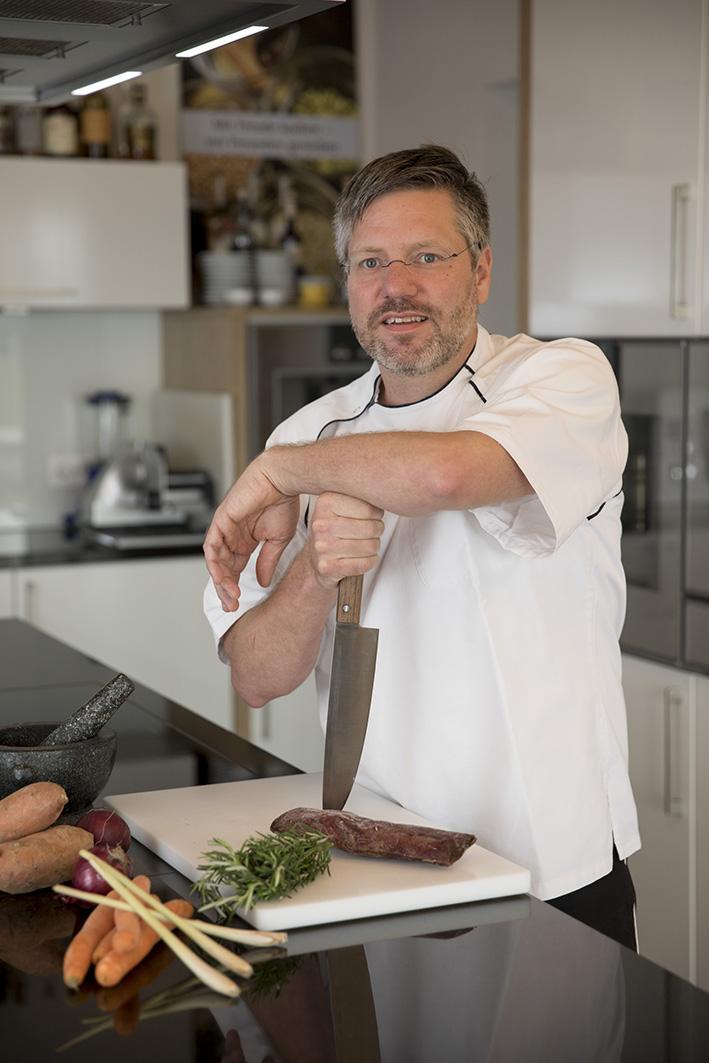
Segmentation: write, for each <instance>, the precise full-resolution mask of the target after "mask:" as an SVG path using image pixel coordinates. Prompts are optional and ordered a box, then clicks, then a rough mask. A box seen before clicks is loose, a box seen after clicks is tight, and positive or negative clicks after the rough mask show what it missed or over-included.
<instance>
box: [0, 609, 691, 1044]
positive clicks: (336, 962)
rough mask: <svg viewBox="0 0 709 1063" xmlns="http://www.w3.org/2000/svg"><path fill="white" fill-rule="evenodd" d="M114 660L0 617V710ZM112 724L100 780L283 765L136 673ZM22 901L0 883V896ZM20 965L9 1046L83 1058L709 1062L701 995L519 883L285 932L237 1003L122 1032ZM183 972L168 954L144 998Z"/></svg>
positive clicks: (77, 686) (59, 707) (2, 979)
mask: <svg viewBox="0 0 709 1063" xmlns="http://www.w3.org/2000/svg"><path fill="white" fill-rule="evenodd" d="M113 663H114V667H115V669H116V670H119V669H120V668H121V661H119V660H116V661H115V662H113ZM111 674H112V672H111V670H109V669H107V668H105V667H103V666H102V665H99V664H98V663H96V662H95V661H93V660H91V659H90V658H88V657H84V656H82V655H81V654H79V653H76V652H75V651H73V650H71V649H69V648H68V647H66V646H64V645H63V644H62V643H60V642H57V641H56V640H54V639H51V638H49V637H47V636H45V635H42V634H40V633H39V632H37V631H36V630H35V629H33V628H31V627H30V626H28V625H27V624H24V623H22V622H21V621H14V620H7V621H0V720H2V721H4V723H5V724H10V723H15V722H18V721H40V720H54V719H57V720H58V719H62V718H64V717H65V716H66V715H68V713H69V712H70V711H71V710H72V708H74V707H75V706H77V705H79V704H81V703H82V702H83V701H85V700H86V699H87V698H88V697H89V696H90V695H91V694H92V693H93V692H94V691H95V690H97V689H98V688H99V687H100V686H101V685H102V684H103V683H105V682H106V681H107V680H108V679H109V678H110V676H111ZM114 721H115V730H116V731H117V733H118V740H119V744H118V760H117V763H116V767H115V768H114V774H113V776H112V778H111V780H110V782H109V785H108V792H112V793H116V792H126V791H129V790H134V791H142V790H148V789H160V788H167V787H177V786H186V785H194V784H205V783H211V782H225V781H229V780H241V779H249V778H256V777H259V776H265V775H283V774H293V769H292V768H291V767H289V765H287V764H286V763H284V762H283V761H280V760H278V759H276V758H274V757H272V756H270V755H269V754H266V753H265V752H264V751H263V750H260V749H258V748H256V747H255V746H252V745H250V743H248V742H246V741H244V740H243V739H240V738H238V737H237V736H236V735H234V734H232V733H230V732H227V731H223V730H222V729H221V728H219V727H216V726H215V725H213V724H211V723H208V722H207V721H206V720H204V719H202V718H200V717H198V716H196V715H195V714H193V713H191V712H188V711H187V710H186V709H183V708H181V707H180V706H179V705H176V704H175V703H173V702H171V701H168V700H167V699H165V698H162V697H159V696H158V695H157V694H155V693H153V692H152V691H150V690H148V689H147V688H145V687H140V686H139V687H137V688H136V691H135V693H134V694H133V695H132V696H131V698H130V699H129V701H128V702H127V703H126V704H125V705H124V706H123V707H122V708H121V709H120V711H119V712H118V714H117V715H116V717H114ZM207 840H208V839H205V841H207ZM131 853H132V854H133V856H134V863H135V867H136V869H137V870H138V871H145V872H146V873H148V874H150V875H151V876H152V879H153V882H154V885H155V888H156V889H157V890H158V891H159V892H161V893H162V894H163V895H167V894H170V893H178V894H182V895H187V893H188V890H189V884H188V883H187V882H186V880H184V879H183V878H182V877H181V876H180V875H179V874H178V873H177V872H175V871H174V870H173V869H171V868H170V867H169V865H167V864H165V863H164V862H162V861H161V860H159V859H158V858H157V857H155V856H153V855H152V854H151V853H149V852H148V851H147V850H145V849H143V848H142V847H141V846H140V845H138V844H137V843H134V845H133V846H132V848H131ZM18 901H21V898H8V897H5V896H3V897H2V898H0V905H8V904H9V905H13V904H15V903H16V902H18ZM20 907H21V905H19V904H18V910H19V908H20ZM6 922H7V921H6ZM6 922H5V924H3V923H0V925H6ZM34 966H36V965H34ZM24 967H30V968H32V967H33V963H32V957H28V956H27V955H17V954H13V955H10V954H9V953H8V952H7V951H6V946H5V943H3V942H2V941H0V1029H2V1031H3V1033H2V1043H3V1049H4V1057H5V1058H7V1059H20V1058H21V1059H25V1060H28V1061H31V1063H35V1061H41V1060H45V1059H46V1060H49V1059H54V1058H57V1059H61V1058H64V1059H68V1060H71V1061H72V1063H74V1061H78V1063H80V1061H82V1060H93V1059H95V1058H96V1055H97V1053H98V1054H100V1058H101V1060H102V1063H111V1061H113V1060H121V1061H123V1060H125V1058H126V1055H127V1053H130V1054H131V1055H132V1057H133V1058H135V1059H136V1060H148V1059H150V1060H158V1061H159V1060H169V1061H170V1063H181V1061H183V1060H184V1061H185V1063H186V1061H188V1060H189V1061H198V1063H212V1061H215V1063H216V1061H220V1063H263V1061H264V1060H265V1059H267V1058H268V1059H269V1060H273V1061H274V1063H310V1061H312V1063H326V1061H336V1063H355V1061H357V1063H377V1061H382V1063H419V1061H420V1063H438V1061H441V1063H443V1061H445V1063H457V1061H458V1060H460V1061H461V1063H462V1061H466V1063H474V1061H478V1060H481V1061H482V1060H484V1061H488V1060H489V1061H493V1060H494V1061H496V1063H508V1061H509V1063H513V1061H514V1063H528V1061H535V1060H539V1061H540V1063H541V1061H544V1063H557V1061H558V1063H570V1061H572V1060H573V1061H574V1063H585V1061H588V1063H591V1061H595V1063H610V1061H615V1060H619V1061H621V1060H623V1061H635V1060H637V1061H642V1063H654V1061H657V1063H669V1061H670V1060H672V1061H682V1063H684V1061H689V1060H697V1061H698V1060H700V1059H701V1060H704V1059H707V1058H709V994H705V993H703V992H701V991H700V990H698V989H696V988H694V987H693V986H691V985H690V984H689V983H687V982H684V981H682V980H681V979H679V978H676V977H674V976H673V975H671V974H669V973H668V972H666V971H664V970H662V969H661V968H659V967H657V966H655V965H653V964H651V963H649V962H648V961H646V960H643V959H641V958H640V957H638V956H636V955H635V954H634V953H631V952H629V951H628V950H627V949H624V948H622V947H621V946H620V945H618V944H616V943H615V942H613V941H611V940H610V939H608V938H605V937H603V936H602V935H600V934H598V933H596V932H595V931H592V930H590V929H588V928H587V927H585V926H583V925H582V924H580V923H578V922H576V921H575V920H573V919H570V918H569V917H568V916H565V915H563V914H561V913H560V912H557V911H556V910H555V909H552V908H550V907H549V906H548V905H546V904H543V903H542V902H539V901H536V900H534V899H533V898H528V897H513V898H507V899H504V900H500V901H490V902H480V903H477V904H468V905H459V906H455V907H452V908H443V909H437V910H430V911H424V912H417V913H408V914H404V915H400V916H393V917H383V918H379V919H371V920H361V921H357V922H351V923H343V924H336V925H332V926H329V927H328V926H323V927H314V928H305V929H302V930H298V931H293V932H292V933H291V935H290V938H289V943H288V952H287V955H286V956H285V957H283V958H279V959H278V960H273V961H270V963H269V964H264V966H263V968H262V969H261V972H259V979H258V986H257V989H254V990H253V991H246V992H244V994H243V996H242V998H241V999H240V1001H239V1002H237V1003H230V1002H228V1001H226V999H225V1000H224V1002H223V1003H222V1002H221V1001H218V1002H216V1003H215V1002H213V1001H202V1002H201V1004H200V1002H199V1001H197V1002H195V1004H194V1006H187V1007H185V1008H184V1010H173V1011H172V1012H171V1013H166V1014H162V1015H156V1016H151V1015H150V1014H149V1012H145V1011H144V1017H143V1019H142V1020H141V1021H139V1022H137V1024H136V1025H135V1028H134V1029H133V1031H132V1032H129V1033H128V1034H127V1035H125V1034H124V1035H119V1034H118V1033H117V1032H116V1031H115V1030H114V1028H113V1025H112V1024H111V1022H110V1016H109V1020H108V1021H103V1020H105V1013H104V1012H102V1011H101V1010H100V1009H99V1007H98V1006H97V998H96V996H95V994H94V993H91V992H86V993H83V992H82V993H79V994H73V995H70V994H68V993H67V991H66V990H65V989H64V987H63V984H62V982H61V976H60V974H58V973H56V972H50V971H43V972H42V973H28V972H27V971H26V970H24V969H23V968H24ZM187 975H188V972H186V970H185V969H184V968H182V967H181V965H180V964H178V963H177V962H174V963H172V964H171V965H170V966H169V967H168V968H167V969H166V970H165V971H164V972H163V973H162V974H161V975H160V977H159V978H158V980H157V981H156V982H155V983H154V984H151V985H150V986H148V987H146V988H144V989H143V990H142V992H141V999H142V1000H143V1001H144V1002H145V1001H146V1000H147V998H148V997H151V996H153V995H154V994H156V993H158V992H163V991H166V990H168V989H170V988H171V987H176V986H177V985H178V984H181V983H183V982H184V981H185V980H186V978H187ZM174 991H175V990H173V992H174ZM166 999H169V998H166ZM143 1007H144V1009H145V1003H144V1004H143ZM134 1020H135V1014H134V1013H133V1018H131V1012H130V1009H128V1011H126V1010H125V1009H124V1010H123V1011H122V1012H121V1013H120V1014H119V1018H118V1025H119V1026H121V1028H122V1029H124V1030H129V1029H130V1028H131V1026H132V1025H133V1023H134ZM94 1029H95V1030H98V1031H99V1032H97V1033H95V1034H92V1035H91V1036H88V1037H86V1039H85V1040H82V1041H81V1042H78V1043H76V1044H75V1045H74V1046H73V1047H71V1048H68V1049H67V1050H66V1051H64V1052H62V1053H59V1055H57V1054H56V1050H57V1048H58V1047H59V1046H61V1045H63V1044H65V1043H66V1042H68V1041H70V1040H73V1039H74V1038H76V1037H78V1036H80V1035H81V1034H82V1033H83V1034H88V1033H90V1032H91V1031H93V1030H94ZM231 1031H235V1032H231Z"/></svg>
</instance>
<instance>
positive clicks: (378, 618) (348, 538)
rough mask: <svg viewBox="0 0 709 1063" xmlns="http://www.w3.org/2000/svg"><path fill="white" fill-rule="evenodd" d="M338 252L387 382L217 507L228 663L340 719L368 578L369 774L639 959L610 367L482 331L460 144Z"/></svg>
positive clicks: (297, 432) (380, 196)
mask: <svg viewBox="0 0 709 1063" xmlns="http://www.w3.org/2000/svg"><path fill="white" fill-rule="evenodd" d="M335 241H336V247H337V252H338V256H339V258H340V260H341V262H342V266H343V269H344V271H345V274H346V278H347V291H348V297H349V307H350V315H351V319H352V326H353V329H354V331H355V334H356V336H357V338H358V340H359V342H360V344H361V346H362V347H363V349H364V350H365V351H366V352H367V353H368V354H369V355H370V356H371V357H372V360H373V364H372V367H371V369H370V370H369V372H367V373H365V374H364V376H363V377H361V378H360V379H358V380H356V381H355V382H354V383H352V384H350V385H348V386H347V387H344V388H341V389H339V390H338V391H335V392H333V393H331V394H329V395H326V396H324V397H322V398H320V399H318V400H316V401H315V402H314V403H311V404H310V405H308V406H306V407H305V408H304V409H302V410H300V411H299V412H298V413H296V414H295V415H294V416H293V417H291V418H289V419H288V420H287V421H285V422H284V423H283V424H281V425H280V426H279V427H278V428H277V429H276V431H275V432H274V433H273V435H272V437H271V439H270V440H269V443H268V446H267V448H266V450H265V451H264V452H263V453H262V454H261V455H259V456H258V457H257V458H256V459H255V460H254V461H253V462H252V463H251V464H250V465H249V466H248V468H247V469H246V470H245V471H244V473H243V474H242V475H241V476H240V477H239V479H238V480H237V481H236V483H235V484H234V486H233V487H232V488H231V490H230V491H229V492H228V494H227V495H226V497H225V499H224V500H223V502H222V503H221V505H220V506H219V508H218V509H217V511H216V513H215V516H214V520H213V523H212V525H211V527H210V529H209V532H208V534H207V537H206V540H205V556H206V560H207V566H208V569H209V573H210V577H211V578H210V582H209V585H208V587H207V590H206V593H205V610H206V613H207V616H208V618H209V620H210V623H211V625H212V628H213V631H214V634H215V637H216V639H217V642H218V646H219V652H220V655H221V656H222V659H223V660H225V661H227V662H228V663H229V665H230V667H231V673H232V680H233V684H234V686H235V688H236V690H237V691H238V692H239V693H240V694H241V695H242V697H243V698H244V699H245V701H246V702H247V703H248V704H249V705H252V706H255V707H258V706H261V705H263V704H265V703H266V702H267V701H269V700H271V699H272V698H275V697H278V696H280V695H283V694H286V693H288V692H289V691H291V690H293V689H294V688H295V687H296V686H298V685H299V684H300V683H301V682H302V681H303V680H304V678H305V677H306V676H307V675H308V674H309V673H310V672H311V671H312V670H313V669H314V670H315V676H316V682H317V687H318V693H319V705H320V713H321V717H322V719H323V722H324V719H325V716H326V711H327V692H328V685H329V670H330V664H331V655H332V640H333V634H334V607H335V602H336V589H337V583H338V581H339V580H340V579H342V577H344V576H347V575H355V574H360V573H362V574H364V576H365V581H364V593H363V613H362V618H361V622H362V624H364V625H366V626H369V627H376V628H378V629H379V632H380V635H379V650H378V656H377V668H376V675H375V681H374V691H373V696H372V708H371V713H370V720H369V726H368V731H367V738H366V741H365V746H364V750H363V754H362V760H361V764H360V768H359V772H358V776H357V782H358V783H360V784H362V785H364V786H366V787H368V788H369V789H371V790H373V791H375V792H378V793H381V794H383V795H384V796H386V797H388V798H390V799H392V800H394V801H396V802H398V803H400V804H401V805H403V806H404V807H406V808H408V809H411V810H413V811H415V812H417V813H419V814H420V815H422V816H424V817H426V818H427V819H428V820H430V821H431V822H433V823H435V824H436V825H438V826H440V827H445V828H449V829H454V830H462V831H470V832H472V833H474V834H476V835H477V836H478V838H479V840H480V842H481V844H482V845H484V846H486V847H487V848H490V849H492V850H494V851H496V852H498V853H500V854H502V855H503V856H506V857H508V858H509V859H511V860H513V861H515V862H516V863H518V864H522V865H523V866H525V867H528V868H529V869H530V870H531V872H532V888H533V892H534V893H535V895H536V896H538V897H540V898H542V899H544V900H550V901H551V902H552V903H554V904H555V905H556V906H557V907H559V908H562V909H563V910H566V911H568V912H570V913H571V914H574V915H576V916H578V917H579V918H581V919H583V920H584V921H586V922H588V923H589V924H590V925H592V926H595V927H597V928H598V929H601V930H603V931H604V932H606V933H608V934H609V935H611V936H613V937H615V938H616V939H617V940H619V941H622V942H623V943H624V944H628V945H630V946H631V947H634V944H635V934H634V891H633V886H632V881H631V879H630V875H629V872H628V869H627V867H626V864H625V859H626V858H627V857H628V856H629V855H630V854H631V853H633V852H634V851H635V850H636V849H637V848H638V847H639V844H640V841H639V836H638V828H637V816H636V810H635V804H634V801H633V796H632V792H631V788H630V782H629V778H628V768H627V759H628V757H627V729H626V718H625V706H624V702H623V694H622V689H621V660H620V651H619V645H618V639H619V635H620V630H621V627H622V623H623V618H624V612H625V580H624V576H623V570H622V567H621V561H620V531H621V526H620V512H621V508H622V504H623V495H622V472H623V468H624V465H625V460H626V457H627V439H626V434H625V431H624V428H623V425H622V422H621V419H620V410H619V401H618V391H617V387H616V383H615V379H614V376H613V373H612V370H611V368H610V366H609V364H608V362H607V360H606V359H605V357H604V355H603V353H602V352H601V351H600V350H599V349H598V348H597V347H595V346H594V345H593V344H591V343H588V342H585V341H583V340H578V339H561V340H554V341H553V342H541V341H538V340H535V339H532V338H531V337H529V336H525V335H517V336H514V337H511V338H508V337H504V336H498V335H494V334H491V333H489V332H488V331H487V330H486V329H485V328H484V327H483V326H482V325H481V324H480V323H479V322H478V307H479V305H480V304H483V303H484V302H485V301H486V300H487V298H488V293H489V290H490V279H491V268H492V253H491V250H490V231H489V216H488V208H487V202H486V198H485V193H484V189H483V188H482V186H481V184H480V182H479V181H478V180H477V178H476V177H475V175H474V174H472V173H470V172H469V171H468V170H467V169H466V167H465V166H464V165H463V163H462V162H461V161H460V160H459V159H458V158H457V157H456V156H455V155H454V154H453V153H452V152H450V151H448V150H447V149H445V148H440V147H436V146H428V147H423V148H420V149H413V150H408V151H400V152H395V153H392V154H390V155H387V156H384V157H383V158H380V159H376V160H374V161H373V162H371V163H369V164H368V165H366V166H365V167H363V169H362V170H360V171H359V172H358V173H357V174H356V175H355V176H354V178H353V179H352V180H351V181H350V183H349V184H348V186H347V188H346V189H345V190H344V192H343V193H342V195H341V197H340V200H339V203H338V206H337V211H336V217H335Z"/></svg>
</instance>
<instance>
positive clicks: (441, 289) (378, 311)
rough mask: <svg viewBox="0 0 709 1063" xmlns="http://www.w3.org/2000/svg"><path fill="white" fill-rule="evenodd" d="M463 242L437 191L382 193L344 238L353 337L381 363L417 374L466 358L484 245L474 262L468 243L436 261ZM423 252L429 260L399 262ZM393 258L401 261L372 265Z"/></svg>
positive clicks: (449, 204) (486, 268)
mask: <svg viewBox="0 0 709 1063" xmlns="http://www.w3.org/2000/svg"><path fill="white" fill-rule="evenodd" d="M465 246H466V241H465V237H464V236H462V235H461V233H460V229H459V226H458V219H457V216H456V212H455V206H454V203H453V199H452V196H451V195H450V193H449V192H447V191H446V190H444V189H424V190H419V189H404V190H402V191H398V192H389V193H388V194H387V195H384V196H381V197H380V198H379V199H376V200H375V201H374V202H373V203H371V204H370V206H369V207H368V208H367V210H366V211H365V213H364V215H363V216H362V218H361V220H360V221H359V223H358V224H357V225H356V226H355V228H354V230H353V232H352V238H351V240H350V247H349V272H348V277H347V291H348V296H349V306H350V317H351V319H352V327H353V329H354V332H355V335H356V336H357V339H358V340H359V342H360V344H361V346H362V348H363V349H364V350H365V351H366V352H367V354H369V355H370V357H372V358H374V359H376V361H377V362H378V363H379V366H380V367H381V368H383V369H385V370H389V371H390V372H391V373H395V374H402V375H405V376H420V375H424V374H426V373H430V372H433V371H435V370H436V369H439V368H440V367H441V366H444V365H447V364H448V363H449V362H450V363H454V362H455V361H458V360H460V359H461V358H465V357H466V356H467V354H468V353H469V351H470V350H471V348H472V345H473V343H474V339H475V332H476V323H477V307H478V304H479V303H484V302H485V301H486V300H487V297H488V292H489V287H490V264H491V261H492V259H491V255H490V251H489V249H485V251H483V252H482V254H481V255H480V260H479V262H478V264H477V266H476V265H475V262H476V259H477V257H478V255H477V249H476V248H474V249H473V251H472V252H470V251H464V252H463V254H457V256H456V257H455V258H450V259H449V260H448V261H441V259H445V257H446V256H447V255H453V254H456V253H457V252H460V251H463V249H464V248H465ZM422 253H424V254H427V258H426V261H427V262H430V261H435V262H436V265H434V266H433V267H432V268H430V269H427V268H426V266H425V265H422V266H421V267H419V268H415V267H408V266H406V265H404V264H403V263H404V262H408V261H411V260H412V259H414V258H415V257H417V256H421V254H422ZM431 256H435V257H434V258H432V257H431ZM392 259H401V260H402V261H394V262H393V263H392V265H391V266H388V267H387V268H385V269H381V268H376V264H377V263H386V262H390V261H391V260H392Z"/></svg>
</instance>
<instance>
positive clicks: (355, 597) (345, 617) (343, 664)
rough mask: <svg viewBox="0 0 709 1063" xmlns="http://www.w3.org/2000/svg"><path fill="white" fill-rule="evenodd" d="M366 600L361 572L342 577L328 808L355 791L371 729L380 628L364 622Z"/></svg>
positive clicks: (326, 772) (328, 742)
mask: <svg viewBox="0 0 709 1063" xmlns="http://www.w3.org/2000/svg"><path fill="white" fill-rule="evenodd" d="M361 605H362V576H347V577H346V578H345V579H343V580H340V583H339V585H338V588H337V626H336V628H335V644H334V647H333V651H332V672H331V674H330V701H329V704H328V709H327V730H326V732H325V765H324V769H323V788H322V804H323V808H337V809H340V808H342V807H343V806H344V804H345V801H346V800H347V798H348V797H349V796H350V791H351V789H352V784H353V782H354V777H355V775H356V774H357V768H358V767H359V758H360V756H361V754H362V746H363V745H364V736H365V734H366V733H367V721H368V719H369V706H370V704H371V701H372V686H373V684H374V668H375V665H376V660H377V642H378V640H379V631H378V630H377V629H376V628H370V627H360V625H359V614H360V608H361Z"/></svg>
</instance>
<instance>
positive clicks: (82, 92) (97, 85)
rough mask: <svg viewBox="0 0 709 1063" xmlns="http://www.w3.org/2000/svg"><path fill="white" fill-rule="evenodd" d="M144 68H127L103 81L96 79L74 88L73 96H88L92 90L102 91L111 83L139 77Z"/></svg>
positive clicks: (117, 83)
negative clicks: (88, 83) (90, 83)
mask: <svg viewBox="0 0 709 1063" xmlns="http://www.w3.org/2000/svg"><path fill="white" fill-rule="evenodd" d="M142 73H143V71H142V70H126V71H125V72H124V73H123V74H114V75H113V77H112V78H104V79H103V81H94V83H93V84H92V85H82V87H81V88H80V89H72V90H71V94H72V96H88V95H89V93H91V92H100V90H101V89H107V88H108V86H109V85H119V84H120V83H121V81H129V80H130V79H131V78H139V77H140V75H141V74H142Z"/></svg>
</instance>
